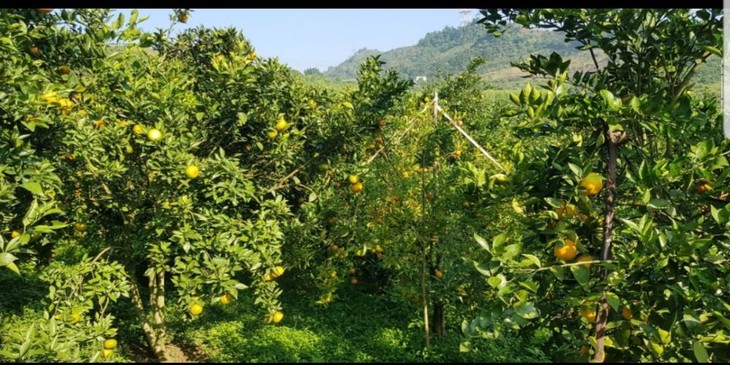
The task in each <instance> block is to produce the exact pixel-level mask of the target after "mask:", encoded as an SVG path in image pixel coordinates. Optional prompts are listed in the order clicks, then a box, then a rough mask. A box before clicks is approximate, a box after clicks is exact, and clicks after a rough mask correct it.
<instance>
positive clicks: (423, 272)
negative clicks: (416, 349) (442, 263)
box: [421, 242, 431, 350]
mask: <svg viewBox="0 0 730 365" xmlns="http://www.w3.org/2000/svg"><path fill="white" fill-rule="evenodd" d="M426 260H427V258H426V243H425V242H421V299H422V300H423V337H424V340H425V341H426V348H427V349H429V350H430V349H431V334H430V333H429V329H430V328H429V325H428V288H427V286H426V280H427V275H428V268H427V266H426Z"/></svg>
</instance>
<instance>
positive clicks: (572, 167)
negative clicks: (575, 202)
mask: <svg viewBox="0 0 730 365" xmlns="http://www.w3.org/2000/svg"><path fill="white" fill-rule="evenodd" d="M568 167H569V168H570V171H573V174H574V175H575V176H576V177H582V176H583V169H581V168H580V167H579V166H578V165H576V164H574V163H572V162H568Z"/></svg>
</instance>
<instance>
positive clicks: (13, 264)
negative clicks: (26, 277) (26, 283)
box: [5, 262, 20, 275]
mask: <svg viewBox="0 0 730 365" xmlns="http://www.w3.org/2000/svg"><path fill="white" fill-rule="evenodd" d="M5 267H7V268H8V269H10V271H12V272H14V273H16V274H18V275H20V270H18V267H17V266H15V263H14V262H11V263H8V264H7V265H5Z"/></svg>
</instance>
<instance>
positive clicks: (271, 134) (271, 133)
mask: <svg viewBox="0 0 730 365" xmlns="http://www.w3.org/2000/svg"><path fill="white" fill-rule="evenodd" d="M278 135H279V132H277V131H276V130H270V131H268V132H266V136H267V137H269V139H274V138H276V136H278Z"/></svg>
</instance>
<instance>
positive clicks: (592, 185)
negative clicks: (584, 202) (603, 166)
mask: <svg viewBox="0 0 730 365" xmlns="http://www.w3.org/2000/svg"><path fill="white" fill-rule="evenodd" d="M580 186H581V187H583V189H585V194H586V195H588V196H593V195H596V194H598V192H599V191H601V188H603V179H602V178H601V175H598V174H596V173H595V172H591V173H590V174H588V175H586V177H584V178H583V180H581V181H580Z"/></svg>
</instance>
